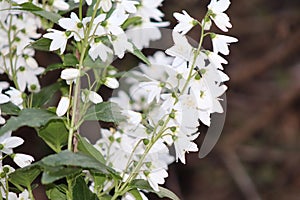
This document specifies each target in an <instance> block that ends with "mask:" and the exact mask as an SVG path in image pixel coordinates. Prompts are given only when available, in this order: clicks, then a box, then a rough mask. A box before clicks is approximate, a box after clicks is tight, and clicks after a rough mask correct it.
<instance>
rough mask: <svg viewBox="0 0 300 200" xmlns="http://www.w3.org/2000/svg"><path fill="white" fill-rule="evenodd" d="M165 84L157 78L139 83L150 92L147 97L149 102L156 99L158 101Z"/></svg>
mask: <svg viewBox="0 0 300 200" xmlns="http://www.w3.org/2000/svg"><path fill="white" fill-rule="evenodd" d="M163 85H164V84H161V83H160V82H159V81H156V80H153V81H149V82H142V83H140V84H139V87H140V88H141V89H143V90H145V91H146V92H147V93H148V97H147V103H148V104H149V103H151V102H152V101H153V100H154V99H156V102H157V103H158V101H159V99H160V93H161V91H162V86H163Z"/></svg>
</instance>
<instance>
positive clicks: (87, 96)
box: [81, 91, 103, 104]
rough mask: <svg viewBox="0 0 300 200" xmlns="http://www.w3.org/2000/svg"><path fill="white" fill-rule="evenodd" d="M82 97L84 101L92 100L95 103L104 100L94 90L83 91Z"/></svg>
mask: <svg viewBox="0 0 300 200" xmlns="http://www.w3.org/2000/svg"><path fill="white" fill-rule="evenodd" d="M81 98H82V101H83V102H87V101H91V102H93V103H94V104H98V103H101V102H103V99H102V97H101V96H100V95H99V94H98V93H96V92H94V91H86V92H85V91H83V92H82V96H81Z"/></svg>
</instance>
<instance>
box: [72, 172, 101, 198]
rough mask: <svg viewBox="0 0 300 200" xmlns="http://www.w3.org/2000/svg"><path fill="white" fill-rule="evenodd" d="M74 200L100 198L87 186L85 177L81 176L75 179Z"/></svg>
mask: <svg viewBox="0 0 300 200" xmlns="http://www.w3.org/2000/svg"><path fill="white" fill-rule="evenodd" d="M73 200H98V198H97V196H96V194H94V193H93V192H92V191H91V190H90V189H89V188H88V186H87V184H86V182H85V181H84V179H83V177H81V176H79V177H77V178H76V180H75V185H74V187H73Z"/></svg>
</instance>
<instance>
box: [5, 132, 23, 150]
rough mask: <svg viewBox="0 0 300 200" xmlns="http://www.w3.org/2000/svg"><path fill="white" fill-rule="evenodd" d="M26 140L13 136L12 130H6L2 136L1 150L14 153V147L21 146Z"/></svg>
mask: <svg viewBox="0 0 300 200" xmlns="http://www.w3.org/2000/svg"><path fill="white" fill-rule="evenodd" d="M23 143H24V140H23V139H22V138H20V137H15V136H11V132H6V133H5V134H4V135H2V136H0V151H1V152H3V153H5V154H8V155H10V154H12V153H13V148H15V147H18V146H20V145H21V144H23Z"/></svg>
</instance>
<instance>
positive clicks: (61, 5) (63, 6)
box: [53, 0, 70, 10]
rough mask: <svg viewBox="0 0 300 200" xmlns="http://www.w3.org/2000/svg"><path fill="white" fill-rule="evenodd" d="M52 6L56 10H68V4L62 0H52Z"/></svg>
mask: <svg viewBox="0 0 300 200" xmlns="http://www.w3.org/2000/svg"><path fill="white" fill-rule="evenodd" d="M53 7H54V8H56V9H57V10H68V9H69V8H70V5H69V4H68V3H67V2H65V1H64V0H54V1H53Z"/></svg>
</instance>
